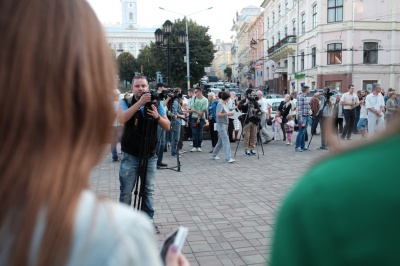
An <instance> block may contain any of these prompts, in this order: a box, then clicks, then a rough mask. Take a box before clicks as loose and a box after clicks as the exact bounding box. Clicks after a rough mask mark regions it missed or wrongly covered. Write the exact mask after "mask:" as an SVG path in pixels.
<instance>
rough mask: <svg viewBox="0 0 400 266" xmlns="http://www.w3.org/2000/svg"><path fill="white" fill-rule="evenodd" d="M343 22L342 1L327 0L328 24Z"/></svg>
mask: <svg viewBox="0 0 400 266" xmlns="http://www.w3.org/2000/svg"><path fill="white" fill-rule="evenodd" d="M337 21H343V0H328V23H329V22H337Z"/></svg>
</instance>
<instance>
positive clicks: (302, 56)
mask: <svg viewBox="0 0 400 266" xmlns="http://www.w3.org/2000/svg"><path fill="white" fill-rule="evenodd" d="M300 70H304V52H301V59H300Z"/></svg>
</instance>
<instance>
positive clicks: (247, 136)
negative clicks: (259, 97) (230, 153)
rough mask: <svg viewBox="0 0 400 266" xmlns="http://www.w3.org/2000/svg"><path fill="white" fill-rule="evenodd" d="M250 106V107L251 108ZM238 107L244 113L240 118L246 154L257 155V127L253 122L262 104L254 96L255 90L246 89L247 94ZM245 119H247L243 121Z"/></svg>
mask: <svg viewBox="0 0 400 266" xmlns="http://www.w3.org/2000/svg"><path fill="white" fill-rule="evenodd" d="M249 107H250V109H249ZM238 109H239V110H240V111H241V112H242V113H244V114H243V115H242V116H241V117H240V118H241V122H242V124H243V134H244V146H245V152H244V154H245V155H246V156H249V155H256V152H255V151H254V149H255V148H256V134H257V128H256V125H254V124H253V123H252V122H251V118H252V117H253V116H257V113H258V112H260V106H259V104H258V102H257V101H256V99H255V97H254V92H253V90H252V89H247V90H246V96H245V98H244V99H243V100H241V101H240V103H239V106H238ZM243 120H245V121H243Z"/></svg>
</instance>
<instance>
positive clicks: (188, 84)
mask: <svg viewBox="0 0 400 266" xmlns="http://www.w3.org/2000/svg"><path fill="white" fill-rule="evenodd" d="M159 8H160V9H162V10H165V11H169V12H172V13H175V14H178V15H181V16H183V17H184V18H185V24H186V25H185V26H186V80H187V89H188V91H189V89H190V61H189V30H188V21H187V19H188V16H191V15H194V14H197V13H200V12H203V11H207V10H210V9H212V7H209V8H207V9H203V10H200V11H197V12H194V13H191V14H189V15H185V14H181V13H178V12H175V11H172V10H168V9H166V8H163V7H159Z"/></svg>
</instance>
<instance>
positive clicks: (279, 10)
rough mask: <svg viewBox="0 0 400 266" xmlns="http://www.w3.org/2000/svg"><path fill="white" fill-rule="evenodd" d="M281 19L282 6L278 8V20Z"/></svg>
mask: <svg viewBox="0 0 400 266" xmlns="http://www.w3.org/2000/svg"><path fill="white" fill-rule="evenodd" d="M280 17H281V5H279V6H278V20H279V18H280Z"/></svg>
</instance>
